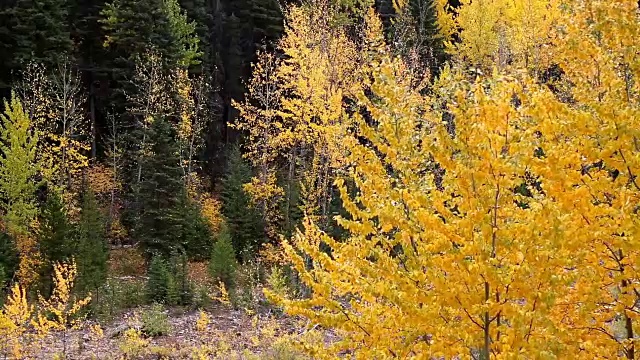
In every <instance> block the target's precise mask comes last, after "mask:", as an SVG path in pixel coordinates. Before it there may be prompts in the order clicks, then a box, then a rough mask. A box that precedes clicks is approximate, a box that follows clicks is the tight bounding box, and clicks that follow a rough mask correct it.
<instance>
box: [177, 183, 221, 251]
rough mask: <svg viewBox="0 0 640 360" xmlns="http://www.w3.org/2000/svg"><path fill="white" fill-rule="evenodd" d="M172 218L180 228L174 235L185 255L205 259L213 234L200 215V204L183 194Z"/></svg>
mask: <svg viewBox="0 0 640 360" xmlns="http://www.w3.org/2000/svg"><path fill="white" fill-rule="evenodd" d="M174 218H175V219H176V220H177V221H178V225H179V228H180V232H179V233H176V234H175V235H176V236H175V237H176V240H178V241H179V242H180V244H181V246H182V249H183V250H184V251H185V255H186V256H187V257H188V258H189V259H193V260H196V261H202V260H204V259H206V258H207V257H208V256H209V254H210V253H211V244H212V239H213V234H212V233H211V228H210V227H209V224H208V223H207V220H206V219H205V218H204V217H203V216H202V212H201V208H200V204H198V203H196V202H195V201H193V200H192V199H190V198H188V196H186V194H184V195H183V196H181V197H180V202H179V203H178V205H177V206H176V208H175V214H174Z"/></svg>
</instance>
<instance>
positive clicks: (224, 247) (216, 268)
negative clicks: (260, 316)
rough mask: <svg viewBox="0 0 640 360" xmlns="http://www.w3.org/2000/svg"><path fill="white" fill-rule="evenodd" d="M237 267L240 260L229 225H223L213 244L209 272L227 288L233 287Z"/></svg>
mask: <svg viewBox="0 0 640 360" xmlns="http://www.w3.org/2000/svg"><path fill="white" fill-rule="evenodd" d="M237 267H238V262H237V261H236V253H235V251H234V250H233V245H232V242H231V234H230V233H229V229H228V228H227V226H223V227H222V228H221V229H220V232H219V233H218V237H217V239H216V242H215V243H214V244H213V250H212V251H211V259H210V260H209V274H210V275H211V277H212V278H214V279H217V280H218V281H222V282H223V283H224V284H225V286H226V287H227V288H232V287H233V285H234V284H233V283H234V281H233V279H234V275H235V272H236V269H237Z"/></svg>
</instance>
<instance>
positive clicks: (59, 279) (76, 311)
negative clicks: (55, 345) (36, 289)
mask: <svg viewBox="0 0 640 360" xmlns="http://www.w3.org/2000/svg"><path fill="white" fill-rule="evenodd" d="M53 272H54V274H53V275H54V276H53V291H52V293H51V296H50V297H49V298H48V299H45V298H43V297H42V296H39V312H38V316H37V317H36V319H34V320H33V325H34V327H35V329H36V330H37V331H38V332H39V333H40V334H46V333H49V332H51V331H59V332H61V333H62V345H63V355H64V356H66V354H67V353H68V346H69V339H68V335H69V330H70V329H74V328H77V327H78V326H80V325H81V320H82V317H81V316H80V310H82V308H83V307H84V306H86V305H87V304H88V303H89V301H91V297H90V296H87V297H86V298H83V299H75V298H74V296H73V293H72V291H73V285H74V282H75V279H76V275H77V274H78V272H77V268H76V264H75V261H74V260H73V259H72V260H71V261H70V262H63V263H56V264H54V266H53Z"/></svg>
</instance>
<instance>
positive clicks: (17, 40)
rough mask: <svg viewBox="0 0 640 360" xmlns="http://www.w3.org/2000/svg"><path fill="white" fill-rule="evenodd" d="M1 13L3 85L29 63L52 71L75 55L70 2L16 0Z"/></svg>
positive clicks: (0, 81)
mask: <svg viewBox="0 0 640 360" xmlns="http://www.w3.org/2000/svg"><path fill="white" fill-rule="evenodd" d="M11 3H12V4H11ZM0 12H1V14H0V20H2V22H0V73H1V74H0V77H1V79H0V86H3V85H2V83H3V82H4V83H5V85H4V86H6V82H7V81H8V80H10V75H11V72H12V71H13V72H17V71H19V70H21V69H23V68H24V66H25V65H27V64H28V63H29V62H36V63H42V64H44V65H45V66H47V67H48V68H53V67H54V66H55V65H57V64H58V62H59V61H60V60H62V59H63V57H64V56H65V55H70V54H71V53H72V50H73V43H72V41H71V33H70V27H69V18H68V16H69V1H68V0H15V1H12V2H9V4H8V5H6V6H0Z"/></svg>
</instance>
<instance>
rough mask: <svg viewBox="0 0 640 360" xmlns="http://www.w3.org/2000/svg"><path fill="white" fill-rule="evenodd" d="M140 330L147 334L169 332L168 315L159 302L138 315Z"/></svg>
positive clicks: (160, 334) (156, 334)
mask: <svg viewBox="0 0 640 360" xmlns="http://www.w3.org/2000/svg"><path fill="white" fill-rule="evenodd" d="M140 320H142V332H143V333H144V334H145V335H147V336H151V337H154V336H162V335H167V334H169V332H171V324H170V323H169V315H168V314H167V312H166V311H165V309H164V307H163V306H162V305H161V304H157V303H156V304H153V305H151V307H150V308H148V309H146V310H144V311H143V312H142V314H141V315H140Z"/></svg>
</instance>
